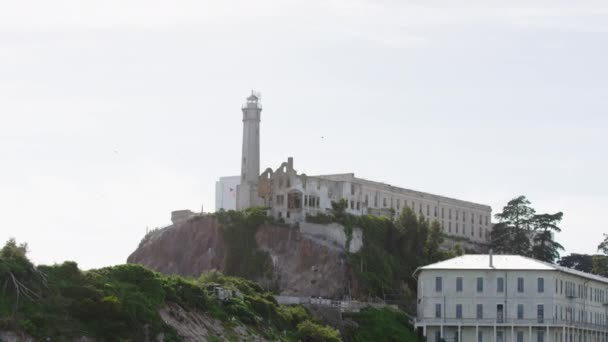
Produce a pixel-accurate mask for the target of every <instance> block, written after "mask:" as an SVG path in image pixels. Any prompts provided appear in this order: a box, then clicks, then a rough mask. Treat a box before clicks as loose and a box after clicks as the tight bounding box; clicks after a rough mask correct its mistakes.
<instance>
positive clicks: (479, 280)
mask: <svg viewBox="0 0 608 342" xmlns="http://www.w3.org/2000/svg"><path fill="white" fill-rule="evenodd" d="M477 292H483V278H481V277H479V278H477Z"/></svg>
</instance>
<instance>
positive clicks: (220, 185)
mask: <svg viewBox="0 0 608 342" xmlns="http://www.w3.org/2000/svg"><path fill="white" fill-rule="evenodd" d="M240 183H241V177H240V176H229V177H221V178H220V179H219V180H218V181H217V182H215V211H218V210H220V209H224V210H236V196H237V186H238V185H239V184H240Z"/></svg>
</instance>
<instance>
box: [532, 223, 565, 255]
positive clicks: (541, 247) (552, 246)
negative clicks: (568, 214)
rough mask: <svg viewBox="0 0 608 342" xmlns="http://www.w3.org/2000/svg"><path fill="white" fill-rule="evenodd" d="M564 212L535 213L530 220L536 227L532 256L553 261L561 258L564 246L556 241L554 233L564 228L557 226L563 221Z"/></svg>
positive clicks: (534, 227) (533, 226)
mask: <svg viewBox="0 0 608 342" xmlns="http://www.w3.org/2000/svg"><path fill="white" fill-rule="evenodd" d="M563 216H564V213H562V212H559V213H555V214H541V215H534V216H533V217H532V218H531V219H530V220H529V225H530V226H531V227H532V228H533V229H534V238H533V244H534V245H533V247H532V257H534V258H536V259H538V260H542V261H546V262H550V263H553V262H555V260H556V259H559V251H560V250H564V247H563V246H562V245H561V244H559V243H558V242H556V241H555V240H554V239H553V237H554V233H559V232H561V231H562V230H561V229H560V228H559V227H558V226H557V224H558V223H559V222H561V220H562V218H563Z"/></svg>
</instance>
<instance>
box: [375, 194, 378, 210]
mask: <svg viewBox="0 0 608 342" xmlns="http://www.w3.org/2000/svg"><path fill="white" fill-rule="evenodd" d="M374 207H376V208H377V207H378V195H374Z"/></svg>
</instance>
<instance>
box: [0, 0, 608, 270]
mask: <svg viewBox="0 0 608 342" xmlns="http://www.w3.org/2000/svg"><path fill="white" fill-rule="evenodd" d="M455 4H458V6H455ZM607 55H608V2H606V1H603V0H602V1H580V0H579V1H555V0H551V1H531V0H526V1H514V0H510V1H486V0H484V1H468V2H467V1H432V0H431V1H429V0H424V1H404V0H396V1H389V0H369V1H367V0H333V1H328V0H323V1H317V0H307V1H291V0H276V1H268V0H258V1H251V0H247V1H231V0H222V1H219V0H218V1H212V2H211V1H200V0H199V1H153V0H141V1H125V0H103V1H81V0H74V1H65V0H55V1H43V0H41V1H27V0H21V1H3V2H0V119H1V120H0V157H1V159H0V214H1V220H2V221H1V226H0V240H2V241H5V240H7V239H8V238H9V237H15V238H17V239H18V240H19V241H22V242H28V243H29V245H30V248H31V257H32V258H33V259H34V261H35V262H37V263H53V262H62V261H64V260H75V261H77V262H78V263H79V264H80V265H81V266H82V267H83V268H91V267H99V266H106V265H112V264H118V263H123V262H125V260H126V258H127V256H128V255H129V254H130V253H131V252H132V251H133V250H134V249H135V248H136V247H137V244H138V243H139V241H140V239H141V238H142V236H143V235H144V233H145V231H146V227H149V228H154V227H158V226H163V225H166V224H168V223H169V222H170V211H171V210H175V209H192V210H196V211H199V210H200V208H201V206H204V208H205V211H213V209H214V208H213V207H214V183H215V181H216V179H217V178H218V177H220V176H227V175H237V174H239V168H240V164H239V160H240V149H241V146H240V144H241V134H242V122H241V115H242V114H241V111H240V106H241V103H242V102H243V101H244V99H245V97H246V96H248V95H249V92H250V90H251V89H256V90H259V91H261V92H262V95H263V106H264V110H263V112H262V128H261V133H262V141H261V144H262V153H261V154H262V155H261V158H262V163H261V164H262V169H264V168H266V167H273V168H276V167H278V166H279V165H280V163H281V162H282V161H285V160H286V158H287V157H288V156H293V157H294V159H295V167H296V169H297V170H298V171H299V172H304V173H307V174H322V173H339V172H355V174H356V175H357V176H359V177H363V178H367V179H371V180H376V181H382V182H387V183H390V184H394V185H399V186H402V187H406V188H410V189H415V190H421V191H426V192H431V193H435V194H440V195H445V196H450V197H456V198H460V199H464V200H469V201H474V202H479V203H483V204H489V205H491V206H492V208H493V211H494V213H496V212H498V211H500V209H501V208H502V206H503V205H504V204H505V203H506V202H507V201H508V200H509V199H511V198H513V197H515V196H517V195H520V194H524V195H526V196H528V198H529V199H530V200H531V201H532V202H533V205H534V206H535V207H536V208H537V210H538V211H540V212H556V211H563V212H564V214H565V215H564V221H563V225H562V227H563V233H561V234H559V235H558V236H557V238H558V240H559V241H560V242H561V243H562V244H564V245H565V246H566V248H567V251H568V252H584V253H593V252H594V251H595V249H596V246H597V244H598V243H599V242H600V240H601V239H602V233H603V232H608V227H607V224H606V212H607V208H608V182H606V179H605V177H606V176H607V175H608V161H607V155H608V153H607V149H608V137H607V134H606V130H607V128H608V113H607V109H608V84H607V80H608V66H607V62H606V57H607ZM321 136H323V137H324V139H321Z"/></svg>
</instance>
